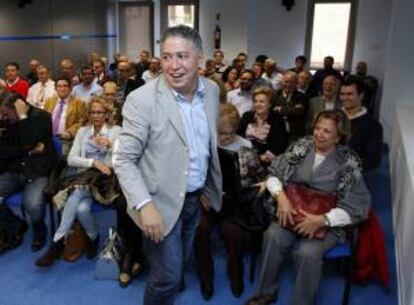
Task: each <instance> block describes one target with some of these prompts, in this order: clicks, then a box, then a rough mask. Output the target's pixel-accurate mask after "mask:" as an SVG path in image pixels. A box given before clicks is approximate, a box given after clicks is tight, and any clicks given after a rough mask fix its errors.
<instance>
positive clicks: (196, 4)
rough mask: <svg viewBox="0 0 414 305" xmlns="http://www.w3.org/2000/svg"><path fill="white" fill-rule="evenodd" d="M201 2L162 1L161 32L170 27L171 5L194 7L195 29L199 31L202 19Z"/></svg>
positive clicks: (191, 0) (190, 0)
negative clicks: (169, 14)
mask: <svg viewBox="0 0 414 305" xmlns="http://www.w3.org/2000/svg"><path fill="white" fill-rule="evenodd" d="M199 2H200V1H199V0H161V3H160V5H161V12H160V31H161V33H164V31H165V30H166V29H167V27H168V20H167V19H168V6H169V5H194V29H196V30H197V31H198V28H199V23H200V21H199V19H200V12H199V10H200V3H199Z"/></svg>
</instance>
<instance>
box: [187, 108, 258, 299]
mask: <svg viewBox="0 0 414 305" xmlns="http://www.w3.org/2000/svg"><path fill="white" fill-rule="evenodd" d="M239 120H240V116H239V114H238V112H237V109H236V107H234V106H233V105H231V104H228V103H227V104H222V105H220V122H219V131H218V133H219V147H221V148H223V149H226V150H229V151H232V152H238V151H240V149H242V148H246V147H247V148H251V146H252V144H251V143H250V141H248V140H246V139H244V138H242V137H240V136H238V135H237V134H236V130H237V126H238V123H239ZM223 183H224V185H225V184H226V183H232V182H231V181H230V182H229V181H225V182H223ZM223 191H226V190H225V189H224V190H223ZM226 198H227V197H224V198H223V206H222V209H221V211H220V212H219V213H217V212H215V211H213V210H212V209H203V212H202V216H201V220H200V223H199V225H198V229H197V233H196V237H195V240H194V248H195V254H196V257H197V266H198V276H199V280H200V285H201V286H200V288H201V294H202V296H203V298H204V299H205V300H209V299H210V298H211V297H212V296H213V293H214V262H213V255H212V247H211V233H212V231H213V228H214V226H215V225H216V224H220V223H222V220H223V219H225V218H226V216H228V215H229V214H231V213H232V211H233V210H234V209H235V208H236V206H234V205H231V202H229V200H226ZM223 233H224V232H223ZM226 237H227V238H225V242H226V248H227V249H228V252H229V265H231V266H232V267H233V266H234V265H235V264H237V263H238V262H239V261H238V260H237V262H235V261H234V260H233V258H234V257H235V256H237V257H238V256H239V253H237V252H239V251H238V250H239V247H234V245H235V242H231V239H232V237H230V238H229V236H227V235H226ZM233 237H234V235H233ZM234 252H236V253H237V254H236V255H234ZM230 269H231V270H233V269H234V268H230ZM230 269H229V276H230V281H231V283H232V284H231V287H232V291H233V293H234V294H235V295H238V296H240V294H241V288H240V287H239V286H240V284H239V283H240V281H239V280H238V278H239V277H240V276H239V274H238V273H237V275H235V276H233V275H234V273H230ZM241 277H242V275H241ZM236 282H237V283H236ZM242 282H243V281H242V280H241V283H242Z"/></svg>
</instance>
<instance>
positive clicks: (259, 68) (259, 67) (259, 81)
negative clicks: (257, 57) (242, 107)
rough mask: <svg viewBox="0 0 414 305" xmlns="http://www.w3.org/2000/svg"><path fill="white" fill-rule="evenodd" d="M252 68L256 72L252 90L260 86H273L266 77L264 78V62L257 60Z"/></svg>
mask: <svg viewBox="0 0 414 305" xmlns="http://www.w3.org/2000/svg"><path fill="white" fill-rule="evenodd" d="M252 70H253V72H254V82H253V86H252V91H254V90H255V89H257V88H260V87H270V88H272V85H271V84H270V83H269V82H267V81H266V80H265V79H264V78H262V75H263V73H264V64H262V63H260V62H255V63H254V64H253V67H252Z"/></svg>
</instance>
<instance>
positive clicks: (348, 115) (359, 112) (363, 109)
mask: <svg viewBox="0 0 414 305" xmlns="http://www.w3.org/2000/svg"><path fill="white" fill-rule="evenodd" d="M342 110H343V111H344V112H345V113H346V115H347V117H348V119H350V120H353V119H356V118H359V117H361V116H363V115H365V114H367V113H368V111H367V108H365V107H364V106H362V107H361V110H360V111H358V112H357V113H355V114H354V115H350V114H349V113H347V112H346V111H345V109H344V108H342Z"/></svg>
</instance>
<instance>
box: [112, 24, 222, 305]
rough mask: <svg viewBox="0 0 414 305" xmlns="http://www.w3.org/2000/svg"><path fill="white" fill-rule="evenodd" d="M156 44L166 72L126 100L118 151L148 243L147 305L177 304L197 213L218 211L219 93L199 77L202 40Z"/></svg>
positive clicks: (179, 34)
mask: <svg viewBox="0 0 414 305" xmlns="http://www.w3.org/2000/svg"><path fill="white" fill-rule="evenodd" d="M161 43H162V48H161V51H162V52H161V53H162V54H161V56H162V60H161V64H162V70H163V73H162V75H161V76H160V77H159V78H158V79H156V80H154V81H152V82H149V83H148V84H146V85H145V86H142V87H140V88H139V89H137V90H135V91H133V92H131V93H130V95H129V96H128V97H127V100H126V102H125V105H124V107H123V111H122V114H123V118H124V120H123V128H122V131H121V133H120V136H119V142H118V143H119V145H118V147H117V148H116V149H115V150H116V153H115V171H116V173H117V175H118V179H119V182H120V184H121V187H122V190H123V193H124V195H125V197H126V199H127V202H128V213H129V214H130V216H131V217H132V218H133V219H134V221H135V222H136V223H137V225H138V226H139V227H140V228H141V230H142V232H143V233H144V236H145V238H144V249H145V251H146V254H147V258H148V260H149V265H150V275H149V279H148V283H147V286H146V289H145V294H144V303H143V304H145V305H154V304H160V305H161V304H162V305H170V304H174V300H175V296H176V294H177V292H178V291H179V288H180V284H181V283H182V280H183V275H184V269H185V266H186V263H187V262H188V259H189V257H190V254H191V251H192V245H193V239H194V235H195V231H196V228H197V225H198V222H199V219H200V215H201V209H202V208H203V207H204V208H205V209H207V210H208V209H210V208H212V209H214V210H217V211H218V210H220V207H221V173H220V166H219V160H218V154H217V124H218V117H219V89H218V87H217V85H215V84H214V83H213V82H211V81H209V80H207V79H205V78H202V77H199V76H198V74H197V71H198V67H199V65H201V63H202V60H203V53H202V41H201V38H200V35H199V34H198V32H196V31H195V30H193V29H191V28H189V27H186V26H177V27H172V28H169V29H167V30H166V32H165V33H164V35H163V38H162V40H161Z"/></svg>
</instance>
